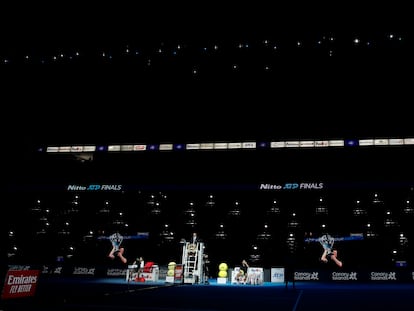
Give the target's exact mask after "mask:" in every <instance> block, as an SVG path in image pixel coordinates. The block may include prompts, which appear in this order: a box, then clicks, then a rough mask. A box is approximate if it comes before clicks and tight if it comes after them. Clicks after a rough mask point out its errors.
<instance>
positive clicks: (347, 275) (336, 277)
mask: <svg viewBox="0 0 414 311" xmlns="http://www.w3.org/2000/svg"><path fill="white" fill-rule="evenodd" d="M331 278H332V280H333V281H358V274H357V273H356V272H333V273H332V275H331Z"/></svg>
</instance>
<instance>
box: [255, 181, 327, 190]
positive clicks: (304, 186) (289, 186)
mask: <svg viewBox="0 0 414 311" xmlns="http://www.w3.org/2000/svg"><path fill="white" fill-rule="evenodd" d="M323 187H324V184H323V183H316V182H314V183H307V182H303V183H285V184H260V186H259V189H260V190H296V189H300V190H320V189H323Z"/></svg>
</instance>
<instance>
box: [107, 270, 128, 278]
mask: <svg viewBox="0 0 414 311" xmlns="http://www.w3.org/2000/svg"><path fill="white" fill-rule="evenodd" d="M126 273H127V270H126V269H108V270H107V271H106V275H107V276H126Z"/></svg>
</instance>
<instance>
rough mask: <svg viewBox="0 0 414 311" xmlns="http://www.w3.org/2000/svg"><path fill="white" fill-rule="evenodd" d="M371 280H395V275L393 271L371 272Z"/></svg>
mask: <svg viewBox="0 0 414 311" xmlns="http://www.w3.org/2000/svg"><path fill="white" fill-rule="evenodd" d="M370 280H371V281H396V280H397V276H396V273H395V272H371V274H370Z"/></svg>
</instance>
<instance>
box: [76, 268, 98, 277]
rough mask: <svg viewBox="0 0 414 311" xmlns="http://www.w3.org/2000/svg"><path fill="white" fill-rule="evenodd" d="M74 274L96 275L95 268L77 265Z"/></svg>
mask: <svg viewBox="0 0 414 311" xmlns="http://www.w3.org/2000/svg"><path fill="white" fill-rule="evenodd" d="M73 274H74V275H95V268H85V267H75V269H73Z"/></svg>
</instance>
